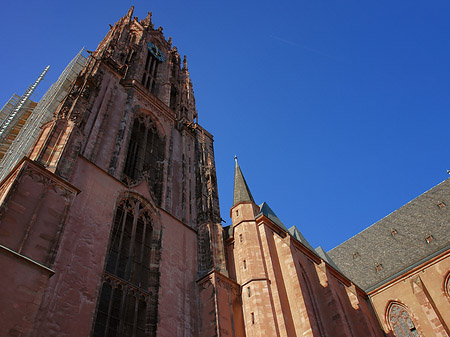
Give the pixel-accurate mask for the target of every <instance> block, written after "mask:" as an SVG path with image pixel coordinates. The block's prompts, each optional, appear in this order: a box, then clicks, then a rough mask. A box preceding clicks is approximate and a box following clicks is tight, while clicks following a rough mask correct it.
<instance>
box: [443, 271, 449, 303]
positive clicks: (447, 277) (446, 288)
mask: <svg viewBox="0 0 450 337" xmlns="http://www.w3.org/2000/svg"><path fill="white" fill-rule="evenodd" d="M444 293H445V295H446V296H447V298H448V299H449V300H450V271H449V272H448V273H447V276H445V278H444Z"/></svg>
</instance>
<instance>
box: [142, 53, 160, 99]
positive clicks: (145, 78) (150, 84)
mask: <svg viewBox="0 0 450 337" xmlns="http://www.w3.org/2000/svg"><path fill="white" fill-rule="evenodd" d="M159 63H160V61H159V60H158V59H157V58H156V57H155V55H153V53H152V52H151V51H150V50H147V58H146V60H145V67H144V73H143V74H142V85H143V86H144V87H145V88H147V90H150V91H151V92H152V93H154V94H155V93H156V74H157V72H158V65H159Z"/></svg>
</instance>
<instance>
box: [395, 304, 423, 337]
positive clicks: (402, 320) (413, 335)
mask: <svg viewBox="0 0 450 337" xmlns="http://www.w3.org/2000/svg"><path fill="white" fill-rule="evenodd" d="M388 319H389V323H390V325H391V327H392V330H393V331H394V334H395V336H396V337H420V335H419V332H418V331H417V329H416V327H415V325H414V323H413V321H412V319H411V317H410V315H409V312H408V311H407V310H406V308H405V307H403V306H401V305H399V304H396V303H394V304H392V305H391V306H390V308H389V314H388Z"/></svg>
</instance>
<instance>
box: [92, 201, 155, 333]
mask: <svg viewBox="0 0 450 337" xmlns="http://www.w3.org/2000/svg"><path fill="white" fill-rule="evenodd" d="M152 232H153V231H152V224H151V218H150V214H149V211H148V209H146V207H145V206H144V205H143V204H142V203H141V202H140V201H138V200H136V199H127V200H124V201H122V202H121V203H120V204H119V206H118V207H117V209H116V214H115V217H114V223H113V226H112V233H111V239H110V248H109V253H108V256H107V259H106V267H105V273H104V277H103V286H102V290H101V294H100V298H99V303H98V309H97V316H96V320H95V325H94V331H93V335H92V336H94V337H114V336H116V337H119V336H120V337H122V336H133V337H145V336H152V335H154V332H155V331H153V330H152V329H154V327H155V326H156V310H155V308H153V310H152V309H151V308H150V307H151V304H152V303H153V302H155V301H156V300H155V299H152V293H153V294H155V293H156V290H157V285H156V286H155V285H154V284H151V282H150V280H151V277H150V275H151V272H152V271H151V267H150V260H151V257H152V255H154V253H153V252H152ZM155 287H156V289H155Z"/></svg>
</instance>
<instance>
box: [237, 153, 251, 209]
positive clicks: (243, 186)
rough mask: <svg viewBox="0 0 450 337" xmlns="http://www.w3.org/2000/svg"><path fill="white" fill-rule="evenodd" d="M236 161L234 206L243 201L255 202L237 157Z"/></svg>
mask: <svg viewBox="0 0 450 337" xmlns="http://www.w3.org/2000/svg"><path fill="white" fill-rule="evenodd" d="M234 160H235V162H236V164H235V168H234V193H233V206H234V205H236V204H238V203H240V202H243V201H251V202H255V201H254V200H253V197H252V194H251V193H250V190H249V188H248V186H247V182H246V181H245V178H244V175H243V174H242V171H241V168H240V167H239V164H238V162H237V157H234Z"/></svg>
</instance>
